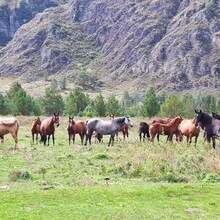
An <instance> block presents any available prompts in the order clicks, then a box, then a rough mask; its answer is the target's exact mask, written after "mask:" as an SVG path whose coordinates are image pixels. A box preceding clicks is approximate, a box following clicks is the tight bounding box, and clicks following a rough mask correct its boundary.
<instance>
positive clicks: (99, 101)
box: [94, 93, 106, 117]
mask: <svg viewBox="0 0 220 220" xmlns="http://www.w3.org/2000/svg"><path fill="white" fill-rule="evenodd" d="M94 110H95V112H96V115H97V116H100V117H104V116H106V104H105V101H104V98H103V96H102V94H101V93H99V94H98V95H97V96H96V98H95V100H94Z"/></svg>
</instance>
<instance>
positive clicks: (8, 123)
mask: <svg viewBox="0 0 220 220" xmlns="http://www.w3.org/2000/svg"><path fill="white" fill-rule="evenodd" d="M18 129H19V121H18V119H17V118H15V117H7V118H2V117H0V138H1V140H2V141H4V135H5V134H8V133H10V134H11V135H12V137H13V138H14V140H15V150H19V148H18Z"/></svg>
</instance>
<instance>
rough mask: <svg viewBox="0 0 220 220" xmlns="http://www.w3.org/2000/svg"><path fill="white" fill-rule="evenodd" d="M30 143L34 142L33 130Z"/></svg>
mask: <svg viewBox="0 0 220 220" xmlns="http://www.w3.org/2000/svg"><path fill="white" fill-rule="evenodd" d="M32 143H33V144H34V132H32Z"/></svg>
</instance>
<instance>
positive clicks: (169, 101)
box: [160, 94, 184, 118]
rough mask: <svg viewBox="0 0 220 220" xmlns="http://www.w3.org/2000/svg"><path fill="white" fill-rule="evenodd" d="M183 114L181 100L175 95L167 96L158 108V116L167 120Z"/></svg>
mask: <svg viewBox="0 0 220 220" xmlns="http://www.w3.org/2000/svg"><path fill="white" fill-rule="evenodd" d="M183 114H184V103H183V102H182V100H181V98H180V97H179V96H177V95H175V94H171V95H169V96H168V97H167V98H166V99H165V102H164V103H163V104H162V105H161V107H160V115H161V116H165V117H168V118H174V117H176V116H178V115H180V116H181V115H183Z"/></svg>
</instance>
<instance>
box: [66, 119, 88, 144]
mask: <svg viewBox="0 0 220 220" xmlns="http://www.w3.org/2000/svg"><path fill="white" fill-rule="evenodd" d="M67 131H68V135H69V145H70V142H71V140H72V141H73V144H74V142H75V135H76V134H79V136H80V139H81V144H82V145H83V141H84V137H85V135H86V131H87V128H86V124H85V122H84V121H76V122H75V121H74V120H73V117H69V125H68V128H67Z"/></svg>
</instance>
